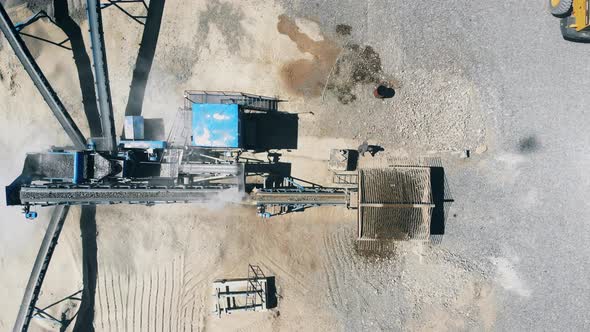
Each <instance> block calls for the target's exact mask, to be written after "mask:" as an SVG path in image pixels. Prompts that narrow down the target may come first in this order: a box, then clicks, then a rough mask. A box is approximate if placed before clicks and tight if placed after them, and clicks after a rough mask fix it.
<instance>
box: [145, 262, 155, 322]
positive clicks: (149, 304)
mask: <svg viewBox="0 0 590 332" xmlns="http://www.w3.org/2000/svg"><path fill="white" fill-rule="evenodd" d="M153 279H154V278H153V277H152V273H151V272H150V291H149V292H148V307H147V311H146V315H147V317H146V322H147V326H146V331H148V332H149V330H150V312H151V310H150V307H151V304H152V290H153Z"/></svg>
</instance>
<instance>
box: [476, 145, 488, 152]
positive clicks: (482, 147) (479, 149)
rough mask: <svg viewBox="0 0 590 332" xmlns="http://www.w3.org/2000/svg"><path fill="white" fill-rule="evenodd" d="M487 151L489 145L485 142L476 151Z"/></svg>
mask: <svg viewBox="0 0 590 332" xmlns="http://www.w3.org/2000/svg"><path fill="white" fill-rule="evenodd" d="M486 151H488V146H487V145H485V144H482V145H480V146H478V147H477V148H476V149H475V153H477V154H482V153H484V152H486Z"/></svg>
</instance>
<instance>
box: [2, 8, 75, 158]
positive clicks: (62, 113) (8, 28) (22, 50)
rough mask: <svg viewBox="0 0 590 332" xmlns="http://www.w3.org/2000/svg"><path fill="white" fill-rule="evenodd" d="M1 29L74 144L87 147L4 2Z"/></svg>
mask: <svg viewBox="0 0 590 332" xmlns="http://www.w3.org/2000/svg"><path fill="white" fill-rule="evenodd" d="M0 30H2V32H3V33H4V36H6V39H7V40H8V43H9V44H10V46H11V47H12V49H13V50H14V53H15V54H16V56H17V58H18V59H19V60H20V62H21V64H22V65H23V67H24V68H25V70H26V72H27V74H29V76H30V77H31V80H32V81H33V83H34V84H35V86H36V87H37V89H38V90H39V92H40V93H41V95H42V96H43V99H45V102H46V103H47V105H48V106H49V108H50V109H51V111H52V112H53V115H54V116H55V118H56V119H57V121H58V122H59V124H60V125H61V126H62V128H63V129H64V131H65V132H66V134H67V135H68V137H70V139H71V140H72V142H73V143H74V146H75V147H76V148H78V149H85V148H86V139H85V138H84V135H82V133H81V132H80V129H79V128H78V126H76V124H75V123H74V121H73V120H72V118H71V117H70V115H69V114H68V111H67V110H66V108H65V106H64V105H63V103H62V102H61V100H60V99H59V97H58V96H57V94H56V93H55V91H54V90H53V88H52V87H51V85H50V84H49V82H48V81H47V78H46V77H45V75H43V72H41V69H40V68H39V66H38V65H37V62H35V59H33V56H32V55H31V53H30V52H29V50H28V48H27V46H26V45H25V43H24V41H23V40H22V39H21V38H20V36H19V33H18V32H17V31H16V28H15V27H14V24H13V23H12V21H11V20H10V17H9V16H8V14H7V13H6V10H4V7H3V6H2V4H0Z"/></svg>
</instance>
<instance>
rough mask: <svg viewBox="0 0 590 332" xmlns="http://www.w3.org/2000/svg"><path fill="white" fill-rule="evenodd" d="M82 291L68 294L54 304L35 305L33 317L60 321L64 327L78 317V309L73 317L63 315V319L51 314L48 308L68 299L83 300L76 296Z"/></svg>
mask: <svg viewBox="0 0 590 332" xmlns="http://www.w3.org/2000/svg"><path fill="white" fill-rule="evenodd" d="M80 293H82V290H79V291H77V292H75V293H73V294H71V295H68V296H66V297H64V298H63V299H61V300H59V301H56V302H53V303H52V304H50V305H48V306H45V307H43V308H38V307H35V308H34V314H33V318H36V319H44V320H49V321H52V322H55V323H58V324H59V325H60V326H61V327H62V328H64V327H67V326H68V325H70V323H71V322H72V321H73V320H74V319H75V318H76V316H78V311H76V313H75V314H74V315H72V317H70V318H65V317H62V318H61V319H58V318H56V317H54V316H53V315H51V314H49V313H48V312H47V309H49V308H51V307H53V306H55V305H58V304H60V303H62V302H64V301H67V300H74V301H78V302H82V298H80V297H76V295H78V294H80Z"/></svg>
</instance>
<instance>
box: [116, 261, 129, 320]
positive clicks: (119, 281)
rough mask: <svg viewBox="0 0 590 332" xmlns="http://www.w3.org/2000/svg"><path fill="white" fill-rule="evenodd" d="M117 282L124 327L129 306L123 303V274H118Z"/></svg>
mask: <svg viewBox="0 0 590 332" xmlns="http://www.w3.org/2000/svg"><path fill="white" fill-rule="evenodd" d="M117 282H118V287H117V288H118V289H119V303H120V304H121V306H120V307H119V308H121V328H123V326H125V316H126V312H127V308H126V307H125V305H124V304H123V299H124V297H123V287H122V286H121V274H120V273H118V274H117Z"/></svg>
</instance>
